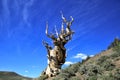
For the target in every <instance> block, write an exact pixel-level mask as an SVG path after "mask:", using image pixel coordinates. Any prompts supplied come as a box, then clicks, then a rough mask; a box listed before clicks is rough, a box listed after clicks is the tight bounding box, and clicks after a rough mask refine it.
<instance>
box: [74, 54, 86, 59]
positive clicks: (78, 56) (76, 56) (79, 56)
mask: <svg viewBox="0 0 120 80" xmlns="http://www.w3.org/2000/svg"><path fill="white" fill-rule="evenodd" d="M73 58H81V59H86V58H87V55H86V54H83V53H78V54H77V55H75V56H74V57H73Z"/></svg>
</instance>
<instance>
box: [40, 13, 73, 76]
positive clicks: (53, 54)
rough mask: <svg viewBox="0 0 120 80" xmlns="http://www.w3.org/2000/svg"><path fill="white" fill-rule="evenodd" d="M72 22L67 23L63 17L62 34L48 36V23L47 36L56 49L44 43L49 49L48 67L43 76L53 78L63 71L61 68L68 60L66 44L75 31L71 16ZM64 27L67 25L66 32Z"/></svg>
mask: <svg viewBox="0 0 120 80" xmlns="http://www.w3.org/2000/svg"><path fill="white" fill-rule="evenodd" d="M70 18H71V21H67V20H66V18H65V17H64V16H63V15H62V20H63V21H62V25H61V31H60V33H58V32H57V29H56V28H55V31H56V33H55V34H48V23H46V31H45V33H46V35H47V37H49V38H50V39H51V40H52V42H53V44H54V47H53V48H52V47H51V46H50V45H49V44H48V43H47V42H45V41H43V44H44V46H45V47H46V49H47V53H48V54H47V57H48V66H47V68H46V69H45V71H44V72H43V74H42V75H46V76H47V77H53V76H56V75H57V74H59V72H60V70H61V66H62V65H63V64H64V63H65V59H66V48H65V47H64V46H65V44H66V43H67V42H68V41H69V40H71V38H72V35H73V33H74V32H73V31H72V30H71V28H70V27H71V25H72V22H73V18H72V16H70ZM64 25H66V29H65V30H64Z"/></svg>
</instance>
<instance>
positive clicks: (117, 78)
mask: <svg viewBox="0 0 120 80" xmlns="http://www.w3.org/2000/svg"><path fill="white" fill-rule="evenodd" d="M45 79H46V76H45V75H41V77H40V78H39V79H38V80H45ZM46 80H120V40H117V41H116V39H115V40H114V42H113V43H112V44H111V45H110V46H109V48H108V50H105V51H102V52H101V53H99V54H97V55H96V56H94V57H92V58H90V57H88V58H87V59H86V60H83V61H82V62H78V63H76V64H73V65H70V66H69V67H67V68H65V69H63V70H62V71H61V73H60V74H59V75H57V76H56V77H53V78H49V79H46Z"/></svg>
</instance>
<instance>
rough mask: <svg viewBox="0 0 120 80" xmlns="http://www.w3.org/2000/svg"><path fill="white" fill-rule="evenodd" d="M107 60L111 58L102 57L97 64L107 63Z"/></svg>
mask: <svg viewBox="0 0 120 80" xmlns="http://www.w3.org/2000/svg"><path fill="white" fill-rule="evenodd" d="M107 59H109V56H101V57H100V58H99V59H98V60H97V64H98V65H101V63H103V62H105V61H106V60H107Z"/></svg>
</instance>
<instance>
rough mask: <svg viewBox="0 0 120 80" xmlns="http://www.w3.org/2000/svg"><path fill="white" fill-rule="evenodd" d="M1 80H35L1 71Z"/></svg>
mask: <svg viewBox="0 0 120 80" xmlns="http://www.w3.org/2000/svg"><path fill="white" fill-rule="evenodd" d="M0 80H33V79H32V78H27V77H23V76H21V75H19V74H17V73H15V72H7V71H0Z"/></svg>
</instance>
